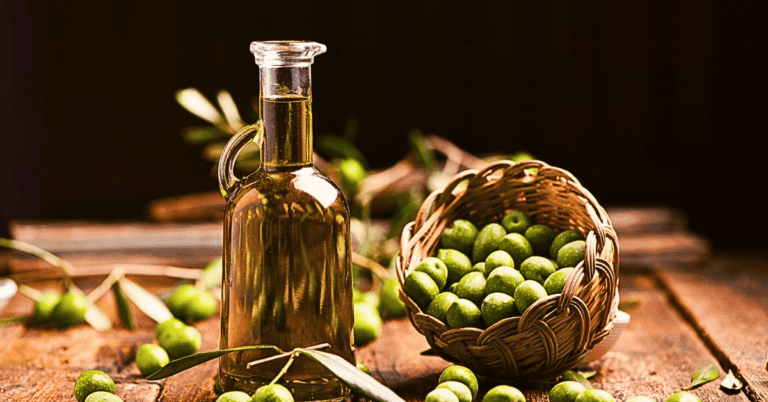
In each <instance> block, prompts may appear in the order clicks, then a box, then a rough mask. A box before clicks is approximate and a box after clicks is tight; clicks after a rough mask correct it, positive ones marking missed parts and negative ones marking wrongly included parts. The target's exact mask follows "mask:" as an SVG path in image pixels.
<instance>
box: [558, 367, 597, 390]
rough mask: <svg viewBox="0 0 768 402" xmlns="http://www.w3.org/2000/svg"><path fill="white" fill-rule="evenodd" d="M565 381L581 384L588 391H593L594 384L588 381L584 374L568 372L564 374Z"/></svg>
mask: <svg viewBox="0 0 768 402" xmlns="http://www.w3.org/2000/svg"><path fill="white" fill-rule="evenodd" d="M563 380H565V381H576V382H578V383H579V384H581V385H583V386H584V388H586V389H593V388H594V387H592V384H591V383H590V382H589V380H587V378H586V377H584V374H581V373H580V372H578V371H573V370H568V371H566V372H565V373H563Z"/></svg>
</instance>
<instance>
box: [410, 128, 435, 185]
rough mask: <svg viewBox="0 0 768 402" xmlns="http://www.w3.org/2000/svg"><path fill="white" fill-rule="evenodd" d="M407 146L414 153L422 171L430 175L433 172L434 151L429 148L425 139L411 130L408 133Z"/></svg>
mask: <svg viewBox="0 0 768 402" xmlns="http://www.w3.org/2000/svg"><path fill="white" fill-rule="evenodd" d="M408 144H409V145H410V146H411V149H413V150H414V151H416V155H418V157H419V161H420V162H421V164H422V166H423V167H424V170H426V172H427V175H430V174H431V173H432V172H433V171H434V170H435V166H436V164H437V162H436V160H437V158H436V157H435V151H434V150H433V149H432V148H431V147H430V146H429V142H428V140H427V137H426V136H424V133H422V132H421V131H420V130H411V132H410V133H408Z"/></svg>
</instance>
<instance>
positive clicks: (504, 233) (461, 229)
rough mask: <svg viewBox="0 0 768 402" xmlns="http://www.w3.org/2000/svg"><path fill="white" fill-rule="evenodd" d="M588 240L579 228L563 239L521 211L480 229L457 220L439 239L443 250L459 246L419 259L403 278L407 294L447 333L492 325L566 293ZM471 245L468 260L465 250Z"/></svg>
mask: <svg viewBox="0 0 768 402" xmlns="http://www.w3.org/2000/svg"><path fill="white" fill-rule="evenodd" d="M583 239H584V237H583V236H582V235H581V233H579V232H577V231H575V230H565V231H563V232H561V233H559V234H558V233H557V232H556V231H555V230H554V229H552V228H550V227H549V226H547V225H544V224H541V223H532V222H531V219H530V218H529V217H528V215H526V214H525V213H524V212H522V211H510V212H509V213H507V214H506V215H505V216H504V218H503V219H502V220H501V221H500V222H492V223H489V224H487V225H485V226H483V228H482V229H481V230H480V231H477V229H476V226H475V225H474V224H473V223H472V222H470V221H467V220H463V219H459V220H456V221H454V222H453V223H451V224H450V225H448V226H447V227H446V229H445V230H444V231H443V237H441V239H440V241H441V244H442V246H443V247H455V248H443V249H439V250H438V251H437V253H436V257H427V258H425V259H424V260H422V261H421V262H420V263H419V264H418V265H417V267H416V268H415V269H414V271H413V272H411V273H410V274H409V275H408V276H407V277H406V280H405V283H404V286H403V288H404V289H403V290H404V291H405V293H406V294H407V295H408V296H409V297H410V298H411V299H413V300H414V301H415V302H416V304H417V305H418V306H419V307H420V308H421V309H422V310H426V313H427V314H428V315H431V316H433V317H435V318H436V319H438V320H439V321H441V322H443V323H444V324H447V325H448V326H449V327H450V328H459V327H477V328H484V327H488V326H491V325H493V324H494V323H496V322H498V321H501V320H503V319H504V318H508V317H513V316H519V315H521V314H522V313H524V312H525V310H526V309H528V307H530V306H531V305H532V304H533V303H535V302H536V301H537V300H540V299H542V298H544V297H546V296H547V295H552V294H557V293H561V292H562V291H563V289H564V287H565V283H566V281H567V280H568V277H569V275H570V274H571V273H572V272H573V267H575V266H576V265H577V264H578V262H579V261H582V260H583V259H584V249H585V241H584V240H583ZM472 241H473V244H472V258H471V259H470V258H469V257H468V256H467V255H466V254H465V252H464V251H466V250H467V249H468V248H469V247H468V245H469V244H470V242H472ZM553 255H554V256H555V258H557V260H555V259H553V258H550V257H551V256H553ZM472 262H475V264H474V265H472ZM516 267H519V270H517V269H515V268H516ZM560 267H562V268H560ZM446 273H447V275H446ZM550 278H551V279H550ZM524 283H525V285H524V286H522V284H524ZM433 285H434V286H433ZM545 285H546V286H545ZM444 289H445V290H444ZM441 292H442V293H441ZM490 295H493V297H490ZM454 305H456V306H455V307H454ZM452 307H453V311H452V312H451V313H449V311H451V308H452Z"/></svg>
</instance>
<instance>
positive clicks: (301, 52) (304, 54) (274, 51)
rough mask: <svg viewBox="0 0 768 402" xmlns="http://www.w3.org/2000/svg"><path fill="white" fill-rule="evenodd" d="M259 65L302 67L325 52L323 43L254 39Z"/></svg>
mask: <svg viewBox="0 0 768 402" xmlns="http://www.w3.org/2000/svg"><path fill="white" fill-rule="evenodd" d="M250 50H251V53H252V54H253V56H254V57H255V58H256V64H258V65H259V67H302V66H308V65H310V64H312V62H314V58H315V56H317V55H319V54H323V53H325V51H326V50H327V47H326V46H325V45H323V44H322V43H317V42H312V41H298V40H275V41H254V42H251V46H250Z"/></svg>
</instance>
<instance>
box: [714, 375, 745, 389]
mask: <svg viewBox="0 0 768 402" xmlns="http://www.w3.org/2000/svg"><path fill="white" fill-rule="evenodd" d="M743 386H744V384H742V383H741V381H739V379H738V378H736V376H735V375H733V371H731V370H728V375H726V376H725V378H723V381H721V382H720V388H723V389H727V390H729V391H738V390H740V389H741V388H742V387H743Z"/></svg>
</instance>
